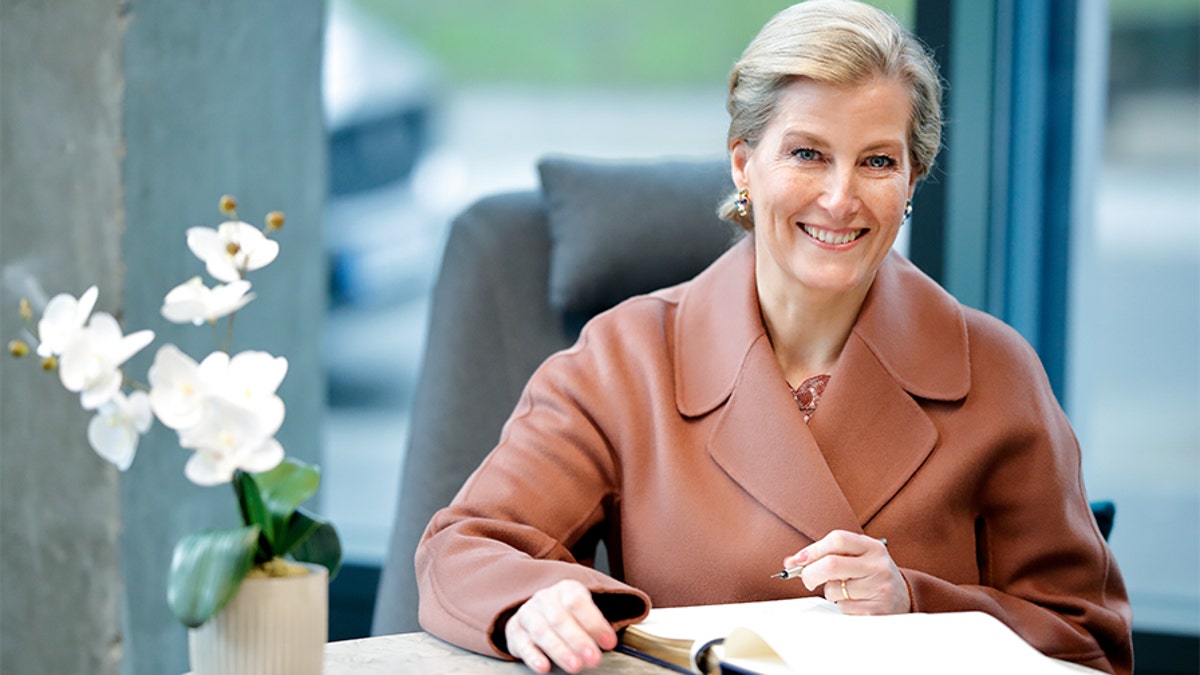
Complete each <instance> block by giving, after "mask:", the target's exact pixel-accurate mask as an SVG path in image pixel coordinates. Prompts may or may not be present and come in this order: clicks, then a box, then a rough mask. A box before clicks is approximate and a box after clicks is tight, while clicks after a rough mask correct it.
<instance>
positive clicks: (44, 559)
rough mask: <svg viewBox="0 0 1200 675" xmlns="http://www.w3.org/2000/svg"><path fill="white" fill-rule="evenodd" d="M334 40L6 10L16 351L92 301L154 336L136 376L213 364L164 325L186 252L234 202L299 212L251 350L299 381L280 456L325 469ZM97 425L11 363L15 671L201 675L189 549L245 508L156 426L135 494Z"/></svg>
mask: <svg viewBox="0 0 1200 675" xmlns="http://www.w3.org/2000/svg"><path fill="white" fill-rule="evenodd" d="M323 22H324V4H323V2H322V1H321V0H303V1H294V2H270V1H268V0H257V1H253V2H246V1H245V0H212V1H210V2H205V3H180V2H174V1H172V0H146V1H145V2H138V3H128V2H123V1H122V0H63V1H61V2H42V1H41V0H0V272H2V275H0V283H2V284H3V285H2V286H0V338H2V339H3V341H4V342H7V340H8V339H10V338H12V337H17V336H18V335H19V332H20V329H21V326H20V322H19V320H18V319H17V317H16V306H17V305H16V303H17V300H18V299H19V298H20V297H21V296H23V295H31V294H32V295H34V296H36V294H37V290H38V288H41V289H43V293H44V295H45V296H47V297H48V296H50V295H53V294H55V293H58V292H62V291H67V292H71V293H74V294H76V295H77V294H79V293H80V292H82V291H83V290H84V289H85V288H86V287H87V286H88V285H90V284H92V283H95V284H97V285H99V286H100V302H99V306H98V308H99V309H102V310H105V311H109V312H112V313H113V314H114V315H116V316H118V317H119V318H120V319H121V320H122V322H123V324H124V325H125V327H126V330H127V331H128V330H133V329H139V328H151V329H154V330H155V331H156V332H157V333H158V339H157V340H156V341H155V344H154V345H152V346H151V347H150V348H148V349H147V350H145V352H144V353H143V355H140V356H139V357H138V358H137V359H135V360H134V361H133V362H131V364H130V366H129V372H130V374H131V375H133V376H135V377H136V378H137V379H140V380H142V381H144V377H145V372H146V368H147V367H148V365H149V363H150V361H151V359H152V355H153V352H154V350H155V349H157V347H158V345H160V344H162V343H164V342H168V341H169V342H174V343H176V344H178V345H179V346H180V347H181V348H183V349H184V350H185V351H187V352H189V353H190V354H192V355H193V356H194V357H196V358H201V357H203V355H204V354H206V353H207V352H208V351H209V350H211V349H212V347H213V343H212V334H211V331H209V330H208V329H206V328H203V327H202V328H194V327H191V326H184V327H176V326H172V325H170V324H168V323H167V322H166V321H165V320H163V319H162V318H161V317H160V316H159V313H158V312H159V307H160V305H161V302H162V297H163V295H164V294H165V293H166V292H167V291H168V290H169V289H170V288H172V287H173V286H174V285H175V284H177V283H180V282H182V281H184V280H186V279H187V278H188V277H190V276H193V275H196V274H202V273H203V266H202V265H201V263H200V262H199V261H198V260H196V259H195V258H194V257H192V256H191V254H190V253H189V252H188V250H187V248H186V246H185V243H184V231H185V230H186V229H187V228H188V227H191V226H195V225H205V226H214V225H216V224H217V223H218V222H219V221H220V220H221V216H220V214H219V213H218V211H217V207H216V204H217V199H218V198H219V197H220V195H221V194H223V193H231V194H234V195H236V196H237V197H238V198H239V201H240V205H241V208H240V215H241V216H242V218H243V219H245V220H247V221H250V222H252V223H255V224H258V223H260V222H261V218H262V217H263V215H265V213H266V212H267V211H269V210H272V209H279V210H282V211H285V212H286V213H287V216H288V220H287V224H286V225H285V228H284V230H283V231H282V232H281V233H279V235H278V240H279V241H280V243H281V247H282V251H281V254H280V257H279V259H278V260H277V261H276V262H275V263H274V264H273V265H271V266H270V267H268V268H266V269H264V270H262V271H260V272H259V273H257V274H254V275H252V276H251V281H252V282H253V283H254V287H255V288H254V290H255V293H256V294H257V295H258V300H256V301H255V302H253V303H251V305H250V306H249V307H247V309H246V310H244V311H243V313H242V314H241V315H240V316H239V317H238V320H237V326H236V333H235V344H234V349H235V350H241V349H249V348H256V349H265V350H267V351H270V352H271V353H273V354H277V355H282V356H285V357H287V358H288V360H289V363H290V369H289V372H288V376H287V379H286V380H285V381H284V384H283V386H282V387H281V389H280V393H281V395H282V396H283V398H284V401H285V403H286V404H287V408H288V414H287V421H286V422H285V423H284V428H283V430H282V431H281V432H280V434H279V439H280V441H281V442H282V443H283V445H284V447H285V448H286V449H287V451H288V454H289V455H292V456H296V457H299V458H301V459H305V460H307V461H316V460H317V459H318V458H319V456H320V455H319V452H320V448H319V446H318V441H319V438H320V419H321V414H322V410H323V408H324V382H323V377H322V375H321V369H320V365H319V351H318V347H319V343H318V341H319V337H318V336H319V335H320V325H321V321H322V317H323V313H324V299H325V287H326V285H325V269H324V264H323V256H322V252H321V244H320V242H321V237H320V231H319V225H320V223H319V219H320V214H321V204H322V202H323V199H324V189H325V184H326V179H325V166H326V163H325V151H324V148H325V143H324V134H323V125H322V112H321V101H320V59H321V35H322V31H321V29H322V25H323ZM35 299H36V297H35ZM88 417H89V415H88V414H86V413H84V412H83V411H81V410H80V409H79V406H78V399H77V397H76V396H74V395H72V394H69V393H68V392H66V391H64V390H63V389H62V387H61V386H60V385H59V383H58V380H57V377H55V376H53V375H47V374H44V373H42V372H40V370H38V369H37V368H36V366H35V365H34V364H33V363H31V362H16V361H13V360H11V359H8V358H4V359H2V360H0V672H3V673H6V674H10V673H11V674H14V675H19V674H22V673H31V674H32V673H37V674H39V675H41V674H44V673H64V674H66V673H72V674H74V673H97V674H102V675H103V674H108V673H118V672H119V673H139V674H140V673H146V674H147V675H149V674H154V675H161V674H162V673H182V672H184V671H186V670H187V652H186V633H185V631H184V629H183V627H182V626H180V625H179V624H178V622H177V621H175V620H174V618H173V617H172V616H171V615H170V613H169V610H168V609H167V606H166V600H165V597H166V596H165V579H166V573H167V569H168V566H169V562H170V553H171V549H172V547H173V546H174V543H175V541H176V540H177V539H178V538H179V537H180V536H182V535H183V534H184V533H186V532H190V531H193V530H196V529H201V528H208V527H227V526H231V525H234V524H235V523H236V512H235V509H234V505H233V497H232V492H231V490H230V489H229V488H228V487H220V488H199V487H196V486H194V485H191V484H190V483H188V482H187V481H186V480H185V479H184V477H183V465H184V463H185V462H186V460H187V456H188V452H187V451H185V450H182V449H180V448H179V446H178V444H177V442H176V439H175V436H174V434H173V433H170V432H169V431H167V430H164V429H162V428H161V427H156V429H155V430H154V431H153V432H151V434H150V435H148V436H146V437H145V438H144V439H143V440H142V443H141V445H140V447H139V451H138V458H137V460H135V462H134V466H133V468H131V469H130V470H129V471H128V472H127V473H125V474H120V475H118V473H117V472H116V471H115V470H113V469H112V468H111V467H109V466H108V465H106V464H105V463H103V462H102V461H101V460H99V459H98V458H97V457H95V455H94V454H93V453H92V451H91V449H90V448H89V447H88V445H87V442H86V439H85V436H84V434H85V428H86V424H87V420H88Z"/></svg>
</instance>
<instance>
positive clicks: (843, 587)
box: [842, 579, 850, 600]
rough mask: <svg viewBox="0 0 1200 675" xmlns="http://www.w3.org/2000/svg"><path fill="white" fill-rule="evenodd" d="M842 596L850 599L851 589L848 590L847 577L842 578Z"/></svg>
mask: <svg viewBox="0 0 1200 675" xmlns="http://www.w3.org/2000/svg"><path fill="white" fill-rule="evenodd" d="M842 597H843V598H845V599H847V600H849V599H850V591H847V590H846V580H845V579H842Z"/></svg>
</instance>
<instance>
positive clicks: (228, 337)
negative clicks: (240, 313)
mask: <svg viewBox="0 0 1200 675" xmlns="http://www.w3.org/2000/svg"><path fill="white" fill-rule="evenodd" d="M235 318H237V312H234V313H233V314H230V315H229V323H227V324H226V325H225V353H226V354H228V353H230V350H231V349H233V320H234V319H235Z"/></svg>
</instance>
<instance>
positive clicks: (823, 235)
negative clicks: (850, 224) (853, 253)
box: [796, 223, 868, 249]
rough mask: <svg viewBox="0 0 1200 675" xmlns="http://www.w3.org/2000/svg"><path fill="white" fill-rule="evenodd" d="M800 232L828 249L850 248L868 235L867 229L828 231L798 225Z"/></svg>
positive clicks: (811, 226) (812, 226)
mask: <svg viewBox="0 0 1200 675" xmlns="http://www.w3.org/2000/svg"><path fill="white" fill-rule="evenodd" d="M796 224H797V225H798V226H799V227H800V230H801V231H803V232H804V234H807V235H808V236H809V238H810V239H812V240H813V241H816V242H817V243H818V244H822V245H823V246H825V247H827V248H835V249H836V248H849V247H850V245H851V244H853V243H855V242H856V241H858V240H859V239H860V238H862V237H863V236H864V235H866V234H867V232H868V230H867V229H866V228H856V229H842V230H828V229H825V228H822V227H817V226H815V225H807V224H805V223H796Z"/></svg>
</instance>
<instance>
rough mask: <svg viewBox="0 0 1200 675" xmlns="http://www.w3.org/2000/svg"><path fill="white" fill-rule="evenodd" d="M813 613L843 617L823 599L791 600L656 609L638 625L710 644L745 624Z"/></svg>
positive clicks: (648, 630)
mask: <svg viewBox="0 0 1200 675" xmlns="http://www.w3.org/2000/svg"><path fill="white" fill-rule="evenodd" d="M811 612H815V613H818V614H825V615H829V614H834V615H838V616H841V612H840V611H839V610H838V608H837V605H835V604H833V603H832V602H829V601H828V600H826V599H824V598H815V597H814V598H789V599H787V600H766V601H763V602H741V603H734V604H729V605H696V606H694V607H655V608H653V609H651V610H650V614H649V616H647V617H646V618H645V619H644V620H643V621H641V622H640V623H638V624H635V625H636V626H637V627H638V629H639V630H641V631H642V632H644V633H648V634H651V635H655V636H658V637H661V638H666V639H676V640H680V639H686V640H695V641H700V642H707V641H708V640H709V639H712V638H718V637H724V636H725V635H726V634H727V633H728V632H729V631H731V630H733V629H734V628H736V627H738V626H740V625H743V624H748V625H759V624H761V623H766V622H771V621H786V620H787V619H788V618H789V617H792V616H794V615H796V614H800V613H811Z"/></svg>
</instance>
